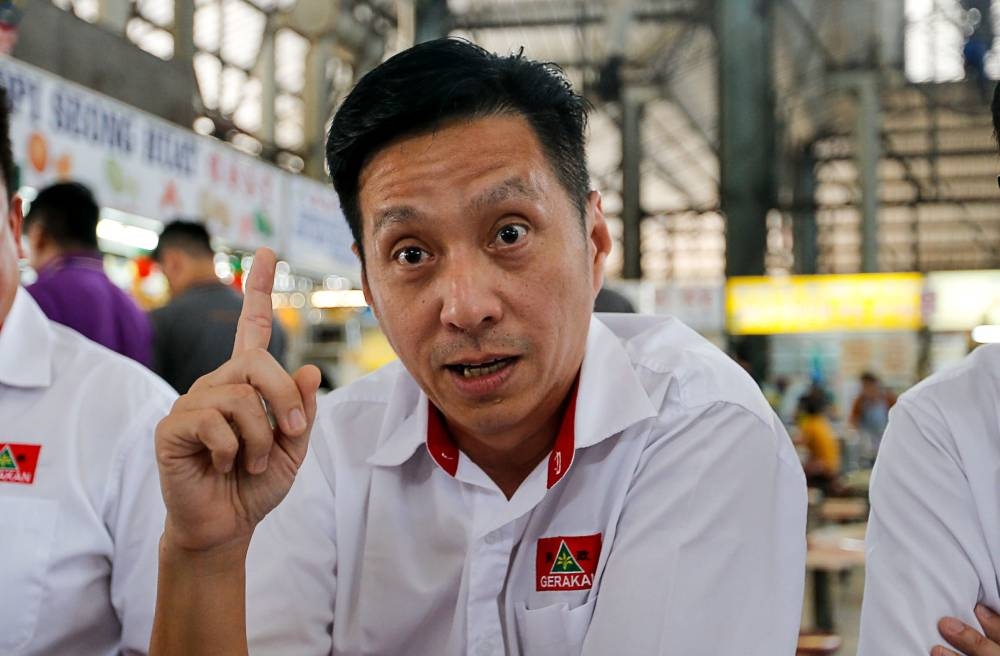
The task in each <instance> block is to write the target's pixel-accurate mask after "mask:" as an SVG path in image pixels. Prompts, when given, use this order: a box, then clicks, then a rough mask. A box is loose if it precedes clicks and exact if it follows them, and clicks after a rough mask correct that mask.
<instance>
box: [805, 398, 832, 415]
mask: <svg viewBox="0 0 1000 656" xmlns="http://www.w3.org/2000/svg"><path fill="white" fill-rule="evenodd" d="M826 405H827V401H826V395H824V394H822V393H819V394H816V393H809V394H803V395H802V396H800V397H799V410H800V411H802V412H803V413H805V414H807V415H819V414H823V411H824V410H826Z"/></svg>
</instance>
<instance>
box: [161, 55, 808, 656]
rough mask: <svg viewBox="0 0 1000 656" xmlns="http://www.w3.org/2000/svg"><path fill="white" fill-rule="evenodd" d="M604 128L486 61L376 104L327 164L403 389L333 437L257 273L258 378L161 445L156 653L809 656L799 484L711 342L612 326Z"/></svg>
mask: <svg viewBox="0 0 1000 656" xmlns="http://www.w3.org/2000/svg"><path fill="white" fill-rule="evenodd" d="M585 123H586V111H585V103H584V101H583V99H582V98H580V97H579V96H577V95H576V94H575V93H573V92H572V90H571V89H570V87H569V84H568V82H567V81H566V80H565V78H564V77H562V75H561V74H559V73H558V72H556V71H554V70H553V69H552V68H550V67H547V66H545V65H543V64H539V63H537V62H532V61H530V60H528V59H526V58H524V57H522V56H520V55H511V56H507V57H500V56H497V55H493V54H490V53H487V52H486V51H484V50H482V49H480V48H478V47H476V46H474V45H472V44H470V43H468V42H464V41H461V40H455V39H443V40H438V41H432V42H428V43H425V44H421V45H418V46H416V47H414V48H411V49H409V50H407V51H404V52H402V53H400V54H398V55H396V56H395V57H393V58H391V59H389V60H388V61H387V62H385V63H383V64H382V65H380V66H379V67H377V68H376V69H374V70H373V71H372V72H370V73H368V74H367V75H366V76H365V77H364V78H362V80H361V81H360V82H359V83H358V85H357V86H356V87H355V89H354V90H353V91H352V92H351V93H350V95H349V96H348V97H347V99H346V100H345V101H344V103H343V105H342V106H341V107H340V109H339V110H338V112H337V114H336V116H335V118H334V120H333V123H332V127H331V129H330V135H329V139H328V142H327V157H328V162H329V164H330V168H331V174H332V178H333V181H334V186H335V188H336V190H337V192H338V194H339V196H340V199H341V203H342V205H343V208H344V211H345V215H346V217H347V219H348V222H349V224H350V226H351V229H352V232H353V236H354V239H355V248H356V251H357V253H358V255H359V257H360V259H361V262H362V276H363V287H364V293H365V296H366V298H367V299H368V301H369V304H370V305H371V308H372V311H373V312H374V313H375V315H376V316H377V317H378V319H379V322H380V325H381V328H382V329H383V331H384V332H385V334H386V336H387V338H388V340H389V342H390V343H391V344H392V346H393V347H394V349H395V351H396V353H397V354H398V355H399V359H400V361H399V363H397V364H393V365H390V366H389V367H387V368H385V369H383V370H381V371H379V372H377V373H375V374H374V375H372V376H370V377H368V378H365V379H362V380H361V381H358V382H356V383H355V384H352V385H349V386H347V387H345V388H342V389H340V390H337V391H336V392H334V393H332V394H330V395H329V396H326V397H324V398H323V399H322V400H321V401H319V407H318V408H317V402H316V398H315V391H316V386H317V384H318V372H317V371H316V370H315V368H313V367H304V368H302V369H299V370H298V371H296V372H295V373H294V374H292V375H289V374H287V373H285V372H284V371H283V370H282V369H281V367H280V366H279V365H278V364H277V363H276V362H275V361H274V359H273V358H271V357H270V356H269V355H268V354H267V353H266V351H265V350H264V349H265V347H266V346H267V343H268V337H269V329H270V328H269V327H270V321H271V302H270V291H271V285H272V282H273V268H274V255H273V253H270V251H267V250H266V249H262V250H260V251H258V253H257V256H256V259H255V264H254V267H253V269H252V270H251V272H250V275H249V277H248V284H247V293H246V295H245V298H244V306H243V314H242V316H241V320H240V326H239V329H238V331H237V336H236V343H235V345H234V354H233V359H232V360H230V361H229V362H228V363H227V364H225V365H223V366H222V367H221V368H219V369H218V370H216V371H215V372H213V373H210V374H208V375H207V376H205V377H203V378H202V379H200V380H199V381H198V382H197V383H195V385H194V386H193V387H192V388H191V391H190V392H189V393H188V394H186V395H184V396H183V397H181V399H180V400H179V401H178V403H177V404H176V405H175V408H174V411H173V412H171V414H170V415H169V416H168V417H167V418H166V419H164V420H163V421H162V422H161V423H160V425H159V426H158V428H157V456H158V460H159V464H160V472H161V478H162V481H163V489H164V496H165V499H166V505H167V509H168V510H167V521H166V528H165V530H164V534H163V538H162V541H161V546H160V567H161V569H160V579H159V590H158V601H157V618H156V626H155V629H154V637H153V642H152V645H151V652H152V653H154V654H157V655H161V656H169V655H178V656H179V655H181V654H183V655H184V656H188V655H189V654H194V653H204V654H213V655H216V654H245V653H247V649H248V641H247V638H248V634H249V648H250V650H251V652H252V653H254V654H289V653H295V654H366V655H375V654H404V653H405V654H417V655H419V654H427V655H434V656H442V655H451V654H456V655H457V654H477V655H481V656H486V655H488V654H504V653H508V654H522V655H523V656H531V655H535V654H546V655H556V656H559V655H563V654H564V655H570V654H581V653H582V654H593V655H601V656H604V655H607V654H611V653H616V652H617V653H627V654H643V655H647V656H652V655H656V654H664V655H665V654H688V653H705V654H709V653H710V654H741V655H749V656H774V655H775V654H792V653H794V651H795V645H796V640H797V635H798V627H799V621H800V616H801V615H800V614H801V600H802V583H803V578H804V569H805V567H804V566H805V562H804V561H805V512H806V495H805V481H804V476H803V473H802V468H801V466H800V464H799V462H798V459H797V457H796V455H795V451H794V449H793V448H792V445H791V442H790V440H789V438H788V436H787V434H786V433H785V431H784V429H783V427H782V426H781V423H780V421H779V420H778V419H777V417H775V415H774V413H773V412H772V411H771V410H770V408H769V406H768V404H767V402H766V401H765V400H764V398H763V396H762V395H761V394H760V392H759V390H758V389H757V387H756V385H755V384H754V382H753V381H752V380H751V379H750V377H749V376H748V375H746V373H745V372H743V371H741V370H740V369H739V367H738V366H737V365H735V364H734V363H733V362H731V361H730V360H729V359H728V358H727V357H726V356H725V355H724V354H722V353H721V352H720V351H718V350H717V349H715V348H714V347H712V346H711V345H710V344H709V343H708V342H706V341H705V340H703V339H702V338H700V337H699V336H697V335H696V334H694V333H693V332H692V331H690V330H689V329H687V328H686V327H684V326H683V325H681V324H679V323H678V322H676V321H674V320H670V319H666V318H656V317H629V316H621V317H602V316H597V317H596V318H592V317H591V308H592V306H593V302H594V297H595V295H596V293H597V291H598V289H599V288H600V285H601V280H602V269H603V265H604V262H605V258H606V256H607V254H608V251H609V249H610V246H611V238H610V235H609V233H608V228H607V225H606V223H605V220H604V216H603V212H602V208H601V200H600V196H599V195H598V194H597V192H595V191H591V190H590V187H589V180H588V176H587V169H586V161H585V157H584V130H585ZM258 394H259V395H260V398H263V399H265V400H266V403H267V406H268V407H269V408H270V409H271V410H272V412H273V415H274V421H275V426H274V428H273V429H272V426H270V425H269V422H268V417H267V415H266V413H265V411H264V405H262V403H261V401H260V398H259V397H258ZM310 431H311V432H310ZM293 481H294V485H293ZM286 495H287V497H286ZM279 504H280V505H279ZM272 510H273V512H271V511H272ZM268 513H270V515H269V514H268ZM265 516H266V517H265ZM255 529H256V530H255ZM251 537H253V540H252V541H251ZM248 553H249V556H248Z"/></svg>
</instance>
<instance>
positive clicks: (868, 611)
mask: <svg viewBox="0 0 1000 656" xmlns="http://www.w3.org/2000/svg"><path fill="white" fill-rule="evenodd" d="M991 107H992V110H993V127H994V134H995V135H996V134H997V133H998V132H1000V85H998V86H997V87H996V89H995V90H994V94H993V103H992V106H991ZM870 495H871V517H870V519H869V524H868V535H867V537H866V544H865V548H866V552H867V555H866V573H865V593H864V601H863V603H862V608H861V635H860V640H859V643H858V654H859V656H884V655H885V654H928V653H930V654H933V656H955V655H957V654H964V655H965V656H1000V616H998V615H997V612H996V611H997V610H1000V564H998V560H997V554H1000V345H997V344H989V345H985V346H981V347H979V348H977V349H976V350H975V351H973V352H972V353H971V354H969V355H968V356H967V357H966V358H965V359H964V360H963V361H962V362H960V363H959V364H957V365H956V366H953V367H949V368H947V369H945V370H943V371H940V372H938V373H936V374H934V375H933V376H931V377H930V378H927V379H925V380H924V381H923V382H921V383H920V384H918V385H917V386H916V387H914V388H912V389H910V390H909V391H907V392H906V393H905V394H903V395H902V396H901V397H900V398H899V402H898V403H896V405H895V406H894V407H893V409H892V412H891V413H890V416H889V424H888V426H887V428H886V431H885V437H884V438H883V440H882V445H881V450H880V451H879V454H878V458H877V460H876V461H875V469H874V471H873V473H872V478H871V486H870ZM941 638H944V641H946V642H947V643H948V644H950V645H951V646H952V647H954V649H949V648H947V647H945V646H943V645H941V644H938V643H940V642H941V641H942V640H941Z"/></svg>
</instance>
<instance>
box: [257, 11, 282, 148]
mask: <svg viewBox="0 0 1000 656" xmlns="http://www.w3.org/2000/svg"><path fill="white" fill-rule="evenodd" d="M274 36H275V30H274V25H273V24H272V21H271V20H270V19H269V20H268V22H267V25H266V26H265V28H264V36H263V38H262V40H261V42H260V55H259V69H258V70H259V74H260V136H261V138H262V139H263V140H264V142H265V143H266V144H267V146H268V147H271V146H273V144H274V126H275V123H276V118H275V109H274V102H275V98H276V97H277V95H278V82H277V80H276V79H275V77H276V75H277V60H276V58H275V54H274Z"/></svg>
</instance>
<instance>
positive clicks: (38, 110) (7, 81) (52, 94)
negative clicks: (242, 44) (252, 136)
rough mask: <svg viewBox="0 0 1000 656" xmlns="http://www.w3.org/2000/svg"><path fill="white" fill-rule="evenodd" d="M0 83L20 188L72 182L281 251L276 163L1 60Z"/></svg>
mask: <svg viewBox="0 0 1000 656" xmlns="http://www.w3.org/2000/svg"><path fill="white" fill-rule="evenodd" d="M0 85H3V86H4V87H5V88H6V89H7V91H8V95H9V96H10V100H11V105H12V108H11V109H12V114H11V144H12V147H13V150H14V159H15V161H16V162H17V163H18V165H19V166H20V169H21V183H22V184H23V185H28V186H31V187H35V188H41V187H44V186H46V185H49V184H52V183H53V182H57V181H59V180H78V181H80V182H82V183H84V184H86V185H87V186H89V187H91V189H93V191H94V194H95V196H96V197H97V200H98V202H99V203H100V204H101V205H102V206H105V207H110V208H114V209H117V210H121V211H123V212H129V213H132V214H137V215H140V216H144V217H147V218H152V219H157V220H159V221H169V220H170V219H173V218H177V217H184V218H190V219H202V220H205V221H206V222H207V223H208V225H209V227H210V229H211V231H212V232H213V234H214V235H216V236H217V237H219V238H220V239H222V240H223V242H224V243H225V244H226V245H228V246H231V247H234V248H242V249H253V248H256V247H257V246H270V247H272V248H276V249H279V250H280V248H281V246H282V245H283V244H282V234H283V230H284V226H283V225H282V219H283V217H284V216H285V215H284V214H283V212H282V208H281V198H282V185H283V184H284V182H283V178H284V177H286V176H287V175H288V174H286V173H284V172H283V171H281V170H280V169H278V168H277V167H274V166H271V165H269V164H267V163H264V162H262V161H260V160H257V159H254V158H253V157H250V156H248V155H245V154H243V153H241V152H239V151H237V150H236V149H234V148H232V147H231V146H229V145H228V144H225V143H222V142H220V141H218V140H215V139H211V138H209V137H202V136H200V135H197V134H195V133H194V132H191V131H188V130H184V129H182V128H180V127H177V126H175V125H173V124H171V123H168V122H166V121H163V120H161V119H159V118H156V117H154V116H152V115H150V114H147V113H145V112H142V111H140V110H137V109H134V108H132V107H129V106H127V105H125V104H123V103H120V102H117V101H115V100H112V99H110V98H107V97H105V96H102V95H100V94H97V93H94V92H92V91H89V90H87V89H85V88H83V87H81V86H79V85H76V84H73V83H70V82H67V81H65V80H62V79H60V78H58V77H56V76H53V75H50V74H48V73H45V72H43V71H41V70H39V69H36V68H34V67H32V66H29V65H27V64H24V63H23V62H19V61H17V60H14V59H10V58H8V57H0ZM288 177H291V176H288Z"/></svg>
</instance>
